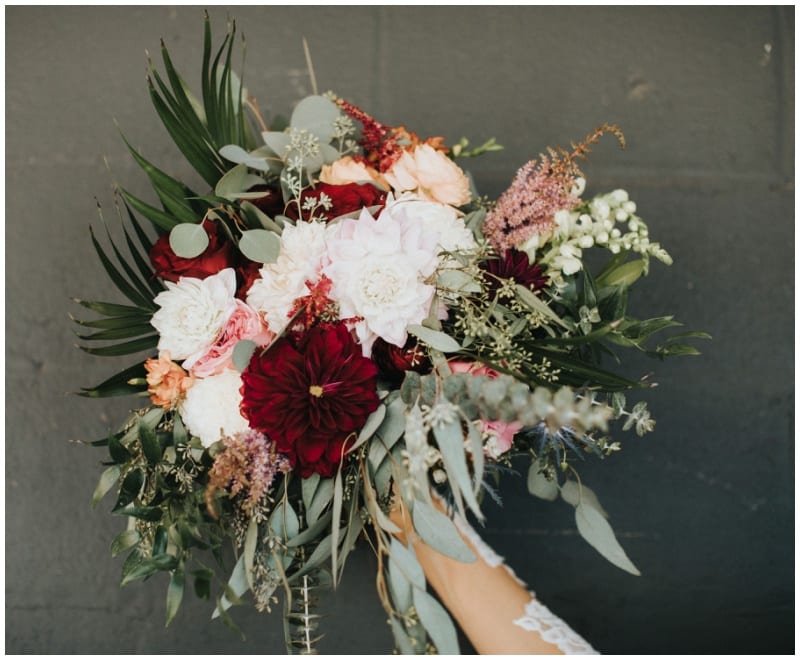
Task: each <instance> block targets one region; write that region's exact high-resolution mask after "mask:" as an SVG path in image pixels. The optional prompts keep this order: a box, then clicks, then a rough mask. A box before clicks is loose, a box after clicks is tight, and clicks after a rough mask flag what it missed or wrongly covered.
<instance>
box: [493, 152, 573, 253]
mask: <svg viewBox="0 0 800 660" xmlns="http://www.w3.org/2000/svg"><path fill="white" fill-rule="evenodd" d="M574 184H575V179H574V177H573V176H572V175H571V174H570V173H568V172H565V171H564V170H563V169H561V168H554V167H552V166H551V164H550V160H549V159H548V158H547V156H543V157H542V159H541V160H540V161H539V163H538V165H537V162H536V161H535V160H532V161H530V162H528V163H526V164H525V165H523V166H522V167H521V168H520V169H519V170H518V171H517V175H516V176H515V177H514V181H512V183H511V185H510V186H509V188H508V190H506V191H505V192H504V193H503V194H502V195H501V196H500V199H498V200H497V205H496V206H495V207H494V208H493V209H492V210H491V211H490V212H489V214H488V215H487V216H486V221H485V222H484V225H483V233H484V234H485V235H486V238H488V239H489V241H490V242H491V244H492V245H493V246H494V248H495V249H496V250H497V251H498V252H500V253H501V254H502V253H503V252H505V251H506V250H509V249H511V248H518V247H520V246H521V245H522V244H523V243H525V241H527V240H528V239H529V238H531V237H532V236H534V235H537V234H545V233H547V232H549V231H550V230H551V229H553V227H554V226H555V223H554V222H553V216H554V215H555V214H556V211H560V210H561V209H572V208H574V207H575V206H576V205H577V204H578V203H579V202H580V199H579V197H578V196H577V195H574V194H572V192H571V190H572V188H573V186H574Z"/></svg>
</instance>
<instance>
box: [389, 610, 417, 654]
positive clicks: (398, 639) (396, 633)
mask: <svg viewBox="0 0 800 660" xmlns="http://www.w3.org/2000/svg"><path fill="white" fill-rule="evenodd" d="M389 622H390V624H391V626H392V636H393V637H394V643H395V645H396V646H397V650H398V651H399V652H400V653H402V654H403V655H414V653H415V649H414V644H413V642H412V641H411V638H410V637H409V636H408V633H407V632H406V631H405V628H403V624H402V623H400V622H399V621H398V620H397V618H395V617H391V618H390V619H389Z"/></svg>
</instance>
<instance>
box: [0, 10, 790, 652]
mask: <svg viewBox="0 0 800 660" xmlns="http://www.w3.org/2000/svg"><path fill="white" fill-rule="evenodd" d="M227 11H228V12H229V13H230V15H231V16H234V17H235V18H236V19H237V21H238V25H239V26H240V28H243V30H244V33H245V35H246V37H247V65H246V84H247V86H248V88H249V89H250V90H251V92H253V93H255V94H256V96H257V97H258V98H259V101H260V104H261V106H262V107H263V108H265V109H266V111H267V113H273V112H283V113H286V112H287V111H288V110H289V108H290V107H291V104H292V103H293V102H294V101H296V100H297V99H298V98H300V96H301V95H302V94H304V93H308V92H310V85H309V81H308V77H307V75H306V71H305V61H304V58H303V51H302V44H301V38H302V36H305V37H306V38H307V39H308V42H309V44H310V47H311V51H312V54H313V58H314V63H315V68H316V74H317V79H318V80H319V82H320V86H321V87H322V88H324V89H327V88H332V89H335V90H336V91H337V92H338V94H340V95H341V96H343V97H345V98H348V99H351V100H353V101H354V102H356V103H358V104H360V105H362V106H363V107H364V108H366V109H367V110H368V111H370V112H371V113H372V114H373V115H374V116H376V117H377V118H379V119H381V120H383V121H385V122H386V123H389V124H393V123H403V124H405V125H407V126H408V127H410V128H411V129H413V130H415V131H417V132H419V133H420V134H423V135H444V136H445V137H446V138H447V139H448V140H449V141H454V140H457V139H458V138H459V137H461V136H462V135H466V136H469V137H470V138H472V139H473V141H482V140H484V139H487V138H489V137H491V136H495V137H496V138H497V140H498V141H499V142H500V143H501V144H504V145H505V146H506V149H505V151H503V152H500V153H499V154H494V155H489V156H486V157H483V158H481V159H479V160H477V161H476V162H475V163H474V167H473V174H474V176H475V179H476V181H477V182H478V184H479V186H480V188H481V190H482V192H484V193H486V194H489V195H493V196H496V195H497V194H499V193H500V192H501V191H502V190H503V189H504V187H505V186H506V185H507V184H508V183H509V181H510V179H511V177H512V175H513V173H514V171H515V169H516V168H517V167H518V166H519V165H521V164H522V163H524V162H525V161H526V160H528V159H529V158H531V157H533V156H535V155H536V154H537V153H538V152H539V151H540V150H541V149H543V148H544V147H545V146H546V145H548V144H567V143H568V141H569V140H570V139H573V138H581V137H582V136H583V135H584V134H585V133H587V132H589V131H590V130H591V129H592V128H594V127H595V126H596V125H599V124H600V123H602V122H606V121H608V122H616V123H618V124H619V125H620V126H622V127H623V129H624V131H625V133H626V135H627V137H628V141H629V148H628V150H627V151H625V152H620V151H619V150H618V149H616V147H615V146H614V145H613V144H612V142H613V140H609V141H608V142H606V143H603V144H602V145H601V146H600V147H598V148H597V149H596V151H595V152H594V154H593V155H592V159H591V162H590V164H589V165H588V166H587V168H586V172H587V175H588V180H589V189H590V191H598V192H600V191H607V190H611V189H613V188H616V187H624V188H626V189H627V190H628V191H630V193H631V196H632V198H633V199H634V200H636V201H637V203H638V205H639V210H640V213H641V215H642V217H643V218H644V219H645V220H646V221H647V222H648V223H649V224H650V228H651V232H652V235H653V236H655V237H657V239H658V240H660V241H661V242H662V243H663V245H665V247H667V248H668V250H669V251H670V252H671V253H672V255H673V257H674V259H675V265H674V266H673V267H672V268H666V267H663V266H661V265H658V264H656V265H655V266H654V268H653V272H652V274H651V276H650V280H649V282H647V286H646V287H644V289H645V291H646V292H647V293H644V294H642V295H640V296H639V297H634V299H633V300H632V309H633V311H634V312H635V313H637V314H638V315H640V316H642V317H644V316H646V315H659V314H663V313H674V314H675V315H676V317H677V318H678V319H679V320H683V321H685V322H686V323H687V325H688V326H689V327H690V328H693V329H703V330H707V331H709V332H710V333H712V334H713V335H714V340H713V341H712V342H708V343H706V344H705V345H704V346H702V349H703V351H704V354H703V356H702V357H699V358H686V359H675V360H672V361H669V362H666V363H651V362H649V361H647V360H646V359H644V358H642V359H639V358H636V357H635V356H633V357H634V359H632V360H631V363H630V373H631V374H635V375H639V374H640V373H642V372H646V371H650V370H653V371H655V372H656V375H657V378H656V380H657V381H658V382H659V383H660V387H658V388H657V389H655V390H653V391H652V392H649V393H648V394H647V396H646V398H647V400H648V401H649V403H650V406H651V408H652V410H653V413H654V415H655V417H656V418H657V420H658V424H657V427H656V431H655V432H654V433H653V434H651V435H650V436H648V437H646V438H644V439H638V438H636V437H635V436H634V437H627V438H625V441H624V451H623V452H622V453H621V454H619V455H617V456H615V457H614V459H613V460H611V461H607V462H606V463H605V464H603V465H600V464H599V463H598V462H596V461H587V463H586V464H585V466H582V471H581V474H582V476H583V478H584V480H585V481H586V483H588V484H589V485H590V486H591V487H592V488H593V489H594V490H595V491H596V492H597V493H598V494H599V496H600V498H601V501H602V502H603V504H604V506H605V507H606V508H607V509H608V511H609V512H610V513H611V516H612V522H613V524H614V526H615V529H616V530H617V531H618V533H619V536H620V537H621V540H622V542H623V544H624V545H625V547H626V549H627V551H628V553H629V555H630V556H631V558H632V559H633V560H634V561H635V562H636V563H637V565H638V566H639V567H640V568H641V570H642V573H643V576H642V577H640V578H634V577H632V576H629V575H627V574H625V573H623V572H621V571H619V570H617V569H615V568H614V567H612V566H610V565H608V564H607V563H606V562H605V561H604V560H602V559H601V558H600V557H599V556H597V555H596V554H595V553H594V551H593V550H592V549H591V548H589V547H588V546H587V545H586V544H585V543H584V542H583V541H582V540H581V539H580V538H579V537H578V536H577V535H576V533H575V531H574V528H573V521H572V516H571V513H570V510H569V507H567V506H566V505H564V504H561V505H558V504H554V505H547V504H546V503H541V502H539V501H537V500H535V499H533V498H531V497H530V496H529V495H527V493H526V491H525V484H524V478H522V477H520V478H518V479H506V480H505V483H504V485H503V493H504V498H505V505H504V507H503V508H502V509H500V508H494V509H492V510H491V511H490V518H489V523H488V525H487V527H486V528H485V530H484V532H483V534H484V537H485V538H486V540H487V541H488V542H489V543H490V544H491V545H493V546H494V547H495V548H496V549H497V551H498V552H499V553H501V554H503V555H504V556H505V557H506V558H507V560H508V562H509V563H510V565H511V566H513V567H514V568H515V569H516V570H517V572H518V573H519V574H520V576H521V577H523V578H524V579H525V580H527V581H528V582H529V584H530V585H531V586H532V587H533V588H534V589H536V591H537V593H538V594H539V596H540V598H541V599H542V600H543V601H544V602H545V603H546V604H548V605H549V606H550V608H551V609H552V610H553V611H555V612H556V613H558V614H559V615H560V616H562V617H563V618H564V619H566V620H567V621H568V622H570V623H571V624H572V625H573V626H574V627H575V628H576V629H577V630H578V631H579V632H581V633H582V634H583V635H584V636H585V637H586V638H587V639H589V640H590V641H591V642H592V643H593V644H594V645H595V646H596V648H598V649H599V650H602V651H604V652H616V653H633V652H642V653H711V652H718V653H732V652H737V653H769V652H772V653H776V652H779V653H788V652H791V651H792V649H793V645H794V635H793V621H794V591H793V557H794V540H793V519H794V512H793V506H794V491H793V476H794V437H793V427H794V371H793V357H794V350H793V311H794V288H793V278H792V273H793V265H794V252H793V244H794V241H793V238H794V224H793V204H794V183H793V182H794V135H793V125H794V86H793V81H794V69H793V63H794V10H793V8H791V7H772V8H770V7H759V8H744V7H743V8H724V7H713V8H691V7H672V8H655V7H653V8H585V7H584V8H540V7H470V8H461V7H438V8H430V7H408V8H402V7H363V8H357V7H350V8H344V7H343V8H337V7H317V8H314V7H297V8H288V7H259V8H230V9H228V10H227ZM211 15H212V19H213V25H214V29H215V33H216V34H218V35H219V34H220V33H222V32H223V30H224V22H225V16H226V10H224V9H222V8H214V9H212V10H211ZM160 37H163V38H164V39H165V41H166V42H167V44H168V45H169V47H170V49H171V52H172V55H173V57H174V60H175V62H176V64H177V66H178V67H179V69H180V70H181V71H183V72H184V74H185V76H186V78H187V80H188V82H189V83H190V85H192V86H193V87H194V88H195V89H197V86H198V82H199V81H198V74H199V68H200V61H201V52H202V11H201V9H200V8H196V7H179V8H175V7H142V8H132V7H128V8H88V7H83V8H54V7H19V6H17V7H9V8H8V9H7V10H6V232H5V237H6V447H5V466H6V484H5V506H6V527H5V531H6V537H5V538H6V546H5V561H6V565H5V569H6V572H5V589H6V592H5V603H6V640H5V643H6V651H7V652H9V653H23V652H33V653H115V652H138V653H156V652H183V653H201V652H226V653H253V652H263V653H281V652H282V650H283V647H282V634H281V628H280V620H279V619H280V616H279V614H278V613H277V612H276V613H274V614H273V615H272V616H271V617H269V616H266V615H261V614H257V613H256V612H254V611H250V610H249V609H246V608H239V609H238V610H237V611H235V616H236V618H237V620H238V621H239V623H240V624H241V626H242V628H243V629H244V631H245V633H246V635H247V639H246V640H245V641H240V640H239V639H238V638H237V637H236V636H234V635H233V634H231V633H230V632H229V631H228V630H227V628H225V627H224V626H222V625H221V624H220V623H218V622H211V621H210V613H211V609H213V608H212V607H210V606H209V604H208V603H206V602H202V601H197V600H196V599H194V598H193V597H187V599H186V602H185V603H184V607H183V609H182V611H181V613H180V614H179V616H178V617H177V619H176V620H175V621H174V623H173V624H172V625H171V626H170V627H169V628H168V629H165V628H164V595H165V586H166V585H165V581H164V580H163V579H162V578H163V576H160V577H159V578H157V579H153V580H150V581H148V582H147V583H144V584H141V583H137V584H134V585H131V586H128V587H126V588H125V589H124V590H119V589H118V587H117V584H118V580H119V571H120V567H121V562H120V560H119V559H112V558H111V557H110V554H109V547H108V545H109V542H110V540H111V538H113V536H114V535H115V534H116V533H117V532H118V531H119V530H121V529H122V528H123V526H124V521H123V520H121V519H120V518H117V517H113V516H111V515H109V513H108V509H109V508H110V504H109V503H108V502H106V501H104V502H103V503H102V504H101V505H100V506H99V507H98V509H97V510H92V509H91V506H90V497H91V493H92V490H93V488H94V485H95V483H96V479H97V477H98V476H99V474H100V472H101V467H100V461H101V460H102V452H101V451H100V450H94V449H91V448H88V447H84V446H81V445H78V444H74V443H70V442H68V441H69V440H75V439H86V440H92V439H95V438H97V437H102V436H104V435H105V434H106V433H107V431H108V430H109V429H111V428H113V427H114V426H115V425H117V424H118V423H119V422H120V421H121V420H122V418H123V415H124V413H125V412H126V411H127V410H128V409H129V408H132V407H136V404H137V402H136V401H131V400H127V401H123V400H111V401H88V400H84V399H81V398H79V397H74V396H69V395H67V394H65V392H68V391H74V390H76V389H77V388H78V387H80V386H83V385H90V384H94V383H96V382H99V381H100V380H102V379H103V378H105V377H106V376H107V375H109V374H110V373H112V372H113V371H114V369H115V367H118V366H124V365H123V364H122V361H119V362H115V361H113V360H110V359H108V358H92V357H90V356H87V355H84V354H82V353H81V352H79V351H77V350H75V349H74V347H73V344H74V343H75V340H74V337H73V335H72V327H71V326H70V323H69V321H68V318H67V313H68V312H72V313H77V312H78V311H79V310H78V309H77V308H76V306H74V305H72V304H71V303H70V300H69V298H70V297H71V296H81V297H84V298H87V299H104V298H108V297H109V296H114V295H115V293H114V291H113V288H112V285H111V283H110V282H109V281H108V280H107V278H106V277H105V274H104V273H103V271H102V268H101V266H100V264H99V262H98V261H97V259H96V257H95V256H94V254H93V252H92V248H91V245H90V242H89V236H88V231H87V229H88V225H89V224H90V223H93V222H95V223H96V212H95V201H94V198H95V197H96V198H97V200H98V201H99V202H100V204H101V205H102V206H103V208H104V209H105V212H106V216H107V217H109V218H114V211H113V203H112V195H111V185H112V182H113V181H119V182H122V183H124V185H125V186H126V187H128V188H129V189H130V190H131V191H132V192H134V193H135V194H140V195H145V196H147V197H148V198H150V193H149V191H148V188H147V184H146V181H145V178H144V176H143V175H142V174H141V173H140V172H139V171H138V169H137V167H136V165H135V164H134V163H133V161H132V159H131V158H130V157H129V155H128V154H127V153H126V151H125V148H124V145H123V143H122V141H121V139H120V136H119V134H118V130H117V128H116V126H115V125H114V120H116V122H117V123H118V124H119V126H120V127H121V129H122V130H123V131H124V132H125V134H126V136H128V137H129V138H130V139H131V140H132V142H133V143H134V144H135V145H136V146H137V147H139V148H140V149H141V150H142V152H143V153H144V154H145V155H146V156H147V157H148V158H149V159H150V160H151V161H153V162H154V163H156V164H158V165H159V166H160V167H162V168H163V169H164V170H166V171H167V172H170V173H171V174H173V175H175V176H177V177H179V178H182V177H185V178H186V179H187V180H188V181H190V182H194V181H196V179H195V178H193V175H192V173H191V172H190V170H189V167H188V166H187V165H186V163H185V162H184V161H183V159H182V157H181V155H180V154H179V153H178V152H177V150H176V149H175V147H173V146H172V145H171V142H170V140H169V139H168V137H167V135H166V133H165V131H164V130H163V128H162V127H161V125H160V123H159V122H158V119H157V117H156V115H155V113H154V111H153V110H152V107H151V106H150V101H149V98H148V94H147V89H146V86H145V69H146V60H145V56H144V49H148V50H149V51H150V52H152V53H154V54H157V53H158V48H159V38H160ZM104 157H105V158H106V159H107V162H108V168H107V167H106V165H105V163H104ZM374 570H375V561H374V558H373V557H372V556H371V554H370V552H369V550H368V549H362V551H361V552H359V553H358V554H357V555H356V556H355V557H353V559H352V563H351V564H349V565H348V570H347V571H346V574H345V581H344V584H343V586H342V587H341V588H340V589H339V590H337V591H336V592H335V593H331V594H328V595H327V596H326V597H325V598H324V601H323V608H324V610H325V611H326V612H327V614H326V618H325V619H324V621H323V624H322V625H323V630H324V632H325V633H326V637H325V640H324V642H323V643H322V646H321V648H322V650H323V651H326V652H340V653H359V652H364V653H366V652H377V653H380V652H388V651H390V650H391V635H390V633H389V630H388V627H387V626H386V625H385V622H384V616H383V613H382V610H381V609H380V606H379V602H378V599H377V597H376V595H375V592H374V583H373V574H374ZM465 649H466V650H469V648H468V647H465Z"/></svg>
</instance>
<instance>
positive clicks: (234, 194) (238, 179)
mask: <svg viewBox="0 0 800 660" xmlns="http://www.w3.org/2000/svg"><path fill="white" fill-rule="evenodd" d="M264 183H266V181H264V179H262V178H261V177H260V176H256V175H255V174H250V173H249V172H248V171H247V165H245V164H244V163H241V164H239V165H237V166H236V167H234V168H233V169H232V170H230V171H229V172H227V173H226V174H225V176H223V177H222V178H221V179H220V180H219V182H218V183H217V185H216V187H215V188H214V194H215V195H217V196H218V197H224V198H225V199H227V200H229V201H234V200H236V199H239V198H240V197H242V195H247V194H248V193H247V191H248V190H250V188H252V187H253V186H258V185H262V184H264ZM255 196H256V197H263V196H264V193H263V192H259V193H255Z"/></svg>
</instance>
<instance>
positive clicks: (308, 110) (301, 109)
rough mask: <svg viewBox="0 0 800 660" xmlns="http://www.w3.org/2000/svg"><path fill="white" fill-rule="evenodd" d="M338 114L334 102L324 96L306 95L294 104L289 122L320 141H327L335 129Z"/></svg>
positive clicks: (293, 126)
mask: <svg viewBox="0 0 800 660" xmlns="http://www.w3.org/2000/svg"><path fill="white" fill-rule="evenodd" d="M340 114H341V113H340V112H339V108H338V107H337V106H336V104H335V103H333V102H332V101H329V100H328V99H326V98H325V97H324V96H307V97H305V98H304V99H303V100H302V101H300V102H299V103H298V104H297V105H296V106H295V108H294V111H293V112H292V119H291V122H290V123H291V126H292V128H293V129H300V130H306V131H308V132H309V133H313V134H314V135H316V136H317V137H318V138H319V139H320V142H323V143H328V142H330V141H331V138H332V137H333V135H334V133H335V131H336V128H335V126H334V122H335V121H336V119H338V118H339V115H340Z"/></svg>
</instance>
